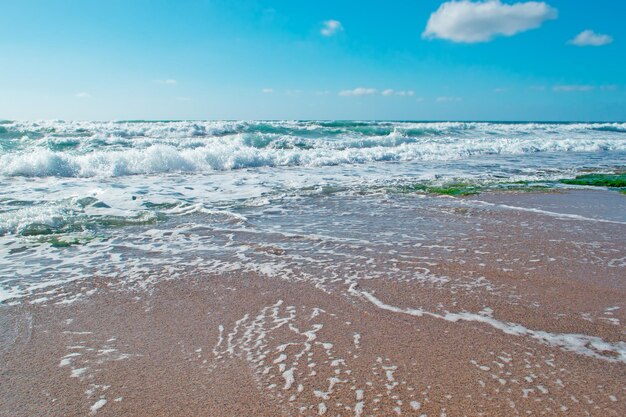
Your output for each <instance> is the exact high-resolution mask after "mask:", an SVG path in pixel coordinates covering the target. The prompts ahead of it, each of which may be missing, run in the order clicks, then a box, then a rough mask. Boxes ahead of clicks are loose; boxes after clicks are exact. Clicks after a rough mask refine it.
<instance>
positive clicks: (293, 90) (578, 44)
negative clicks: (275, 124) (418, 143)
mask: <svg viewBox="0 0 626 417" xmlns="http://www.w3.org/2000/svg"><path fill="white" fill-rule="evenodd" d="M624 16H626V2H625V1H621V0H619V1H617V0H593V1H592V0H547V1H545V2H542V1H535V2H528V1H515V0H486V1H476V0H471V1H470V0H459V1H443V0H410V1H403V0H390V1H387V2H381V1H375V0H360V1H342V0H333V1H326V0H317V1H295V0H282V1H278V0H274V1H271V0H239V1H237V0H177V1H164V0H133V1H130V0H124V1H121V0H73V1H70V0H65V1H62V0H45V1H44V0H38V1H37V0H19V1H15V0H0V119H8V120H25V119H64V120H111V119H113V120H138V119H142V120H151V119H154V120H172V119H177V120H179V119H361V120H364V119H379V120H383V119H384V120H493V121H496V120H508V121H531V120H532V121H625V120H626V25H624Z"/></svg>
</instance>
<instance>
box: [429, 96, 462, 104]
mask: <svg viewBox="0 0 626 417" xmlns="http://www.w3.org/2000/svg"><path fill="white" fill-rule="evenodd" d="M435 101H436V102H437V103H453V102H459V101H463V98H461V97H445V96H444V97H437V98H436V99H435Z"/></svg>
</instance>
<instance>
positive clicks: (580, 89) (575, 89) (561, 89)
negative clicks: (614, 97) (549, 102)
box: [552, 85, 594, 93]
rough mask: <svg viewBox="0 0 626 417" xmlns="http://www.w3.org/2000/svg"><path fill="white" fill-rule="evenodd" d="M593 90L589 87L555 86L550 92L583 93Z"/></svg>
mask: <svg viewBox="0 0 626 417" xmlns="http://www.w3.org/2000/svg"><path fill="white" fill-rule="evenodd" d="M593 89H594V87H593V86H591V85H555V86H554V87H553V88H552V90H554V91H556V92H559V93H572V92H585V91H592V90H593Z"/></svg>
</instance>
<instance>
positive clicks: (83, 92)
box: [75, 91, 91, 98]
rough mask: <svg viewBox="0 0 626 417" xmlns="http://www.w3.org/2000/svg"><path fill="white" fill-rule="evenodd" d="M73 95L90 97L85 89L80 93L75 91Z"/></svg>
mask: <svg viewBox="0 0 626 417" xmlns="http://www.w3.org/2000/svg"><path fill="white" fill-rule="evenodd" d="M75 96H76V97H78V98H87V97H91V94H89V93H88V92H86V91H81V92H80V93H76V94H75Z"/></svg>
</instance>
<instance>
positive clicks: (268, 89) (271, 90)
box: [261, 88, 274, 94]
mask: <svg viewBox="0 0 626 417" xmlns="http://www.w3.org/2000/svg"><path fill="white" fill-rule="evenodd" d="M261 92H262V93H265V94H272V93H273V92H274V89H273V88H263V89H262V90H261Z"/></svg>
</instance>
